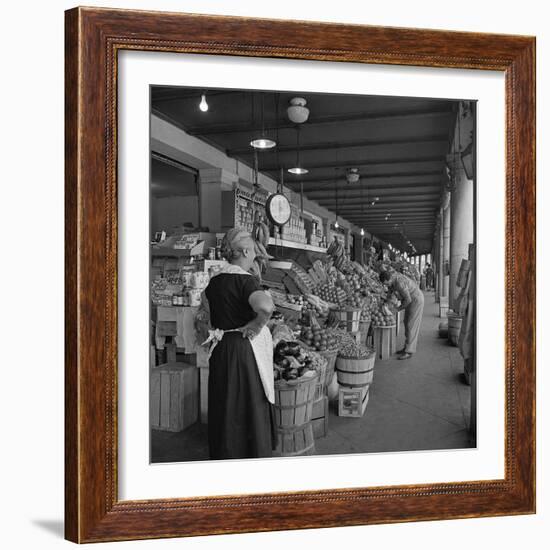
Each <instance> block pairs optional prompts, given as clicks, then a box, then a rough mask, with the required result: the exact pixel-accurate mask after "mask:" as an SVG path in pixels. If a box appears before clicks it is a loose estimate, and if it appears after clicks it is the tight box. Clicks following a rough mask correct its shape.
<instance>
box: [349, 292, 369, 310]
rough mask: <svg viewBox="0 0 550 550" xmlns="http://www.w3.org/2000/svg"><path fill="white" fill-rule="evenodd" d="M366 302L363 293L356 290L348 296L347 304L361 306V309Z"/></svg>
mask: <svg viewBox="0 0 550 550" xmlns="http://www.w3.org/2000/svg"><path fill="white" fill-rule="evenodd" d="M365 302H366V300H365V296H363V294H361V293H360V292H357V291H356V292H355V293H353V294H351V295H350V296H348V298H347V300H346V305H348V306H352V307H360V308H361V309H363V307H364V305H365Z"/></svg>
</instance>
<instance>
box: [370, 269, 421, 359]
mask: <svg viewBox="0 0 550 550" xmlns="http://www.w3.org/2000/svg"><path fill="white" fill-rule="evenodd" d="M380 281H381V282H382V283H386V284H387V285H388V287H389V292H388V296H389V294H390V293H392V292H393V293H395V294H397V296H398V297H399V299H400V300H401V307H400V310H401V309H404V310H405V347H404V348H403V349H402V350H401V351H399V352H398V353H399V354H400V355H399V357H398V359H409V358H410V357H412V355H413V353H416V345H417V343H418V335H419V334H420V325H421V324H422V312H423V311H424V294H422V291H421V290H420V288H419V287H418V285H417V284H416V283H415V282H414V281H413V280H412V279H410V278H409V277H407V276H405V275H403V274H402V273H397V272H395V271H394V272H389V271H382V273H380Z"/></svg>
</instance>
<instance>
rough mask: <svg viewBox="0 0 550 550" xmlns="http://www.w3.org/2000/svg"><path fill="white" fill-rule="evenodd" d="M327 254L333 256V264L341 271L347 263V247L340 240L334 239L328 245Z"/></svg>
mask: <svg viewBox="0 0 550 550" xmlns="http://www.w3.org/2000/svg"><path fill="white" fill-rule="evenodd" d="M327 254H328V255H329V256H330V257H331V258H332V262H333V265H334V267H335V268H336V269H338V270H339V271H342V268H343V267H344V266H345V265H346V264H347V261H348V260H347V258H346V249H345V248H344V245H343V244H342V243H341V242H340V241H339V240H338V239H336V238H335V239H334V240H333V241H332V242H331V243H330V246H329V247H328V250H327Z"/></svg>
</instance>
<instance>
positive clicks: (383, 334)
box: [373, 325, 397, 360]
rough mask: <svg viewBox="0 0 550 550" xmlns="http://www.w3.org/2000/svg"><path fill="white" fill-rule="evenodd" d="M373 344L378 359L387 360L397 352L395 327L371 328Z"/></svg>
mask: <svg viewBox="0 0 550 550" xmlns="http://www.w3.org/2000/svg"><path fill="white" fill-rule="evenodd" d="M373 344H374V349H375V350H376V356H377V357H378V358H379V359H384V360H385V359H389V358H390V357H391V356H392V355H393V354H394V353H395V352H396V350H397V338H396V337H395V325H390V326H389V327H374V328H373Z"/></svg>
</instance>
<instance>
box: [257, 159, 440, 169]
mask: <svg viewBox="0 0 550 550" xmlns="http://www.w3.org/2000/svg"><path fill="white" fill-rule="evenodd" d="M421 162H440V163H444V162H445V155H429V156H425V157H419V156H418V155H415V156H412V157H398V158H388V159H378V160H372V159H360V160H354V161H349V160H347V161H340V162H336V161H328V162H319V163H317V164H307V165H304V168H307V169H308V170H314V169H316V168H348V167H350V166H353V167H354V168H361V167H362V166H379V165H390V164H418V163H421ZM280 169H281V167H280V166H275V165H268V166H261V167H260V172H277V173H278V172H279V170H280Z"/></svg>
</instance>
